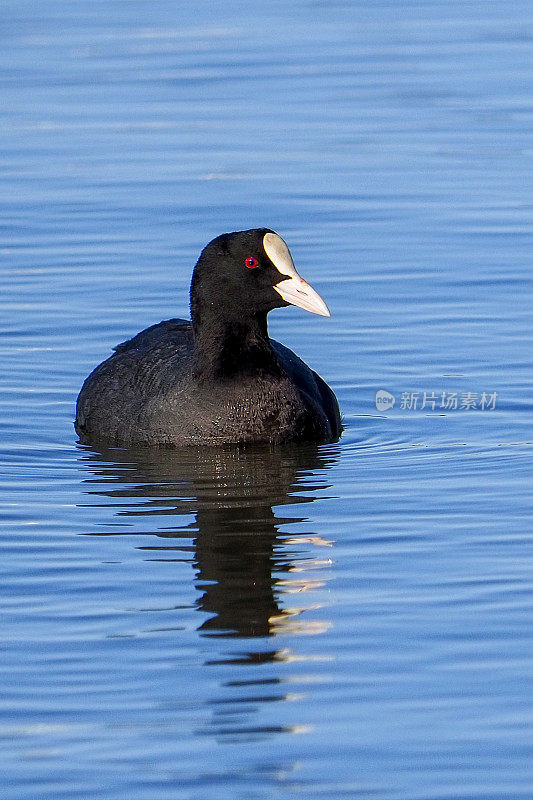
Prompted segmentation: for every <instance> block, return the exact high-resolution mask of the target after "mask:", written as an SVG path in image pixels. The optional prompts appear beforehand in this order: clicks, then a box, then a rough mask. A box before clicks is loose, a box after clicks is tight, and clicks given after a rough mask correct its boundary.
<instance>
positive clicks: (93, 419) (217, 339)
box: [75, 228, 342, 447]
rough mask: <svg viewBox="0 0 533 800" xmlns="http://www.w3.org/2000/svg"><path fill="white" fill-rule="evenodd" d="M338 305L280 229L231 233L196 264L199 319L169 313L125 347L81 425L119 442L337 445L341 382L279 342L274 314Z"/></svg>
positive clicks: (94, 388)
mask: <svg viewBox="0 0 533 800" xmlns="http://www.w3.org/2000/svg"><path fill="white" fill-rule="evenodd" d="M288 305H295V306H299V307H300V308H303V309H305V310H307V311H311V312H313V313H315V314H320V315H322V316H329V315H330V314H329V310H328V308H327V306H326V304H325V303H324V301H323V300H322V298H321V297H320V295H319V294H317V292H315V290H314V289H312V288H311V286H309V284H308V283H307V282H306V281H304V280H303V278H301V277H300V275H299V274H298V272H297V271H296V268H295V266H294V262H293V260H292V257H291V254H290V251H289V248H288V247H287V245H286V243H285V242H284V240H283V239H282V238H281V236H279V235H278V234H277V233H275V232H274V231H273V230H270V229H269V228H259V229H254V230H247V231H237V232H234V233H225V234H222V235H221V236H218V237H217V238H216V239H213V241H211V242H210V243H209V244H208V245H207V246H206V247H205V248H204V250H203V251H202V253H201V255H200V258H199V259H198V262H197V264H196V266H195V268H194V271H193V276H192V282H191V292H190V306H191V321H190V322H189V321H188V320H183V319H169V320H165V321H163V322H160V323H158V324H157V325H152V326H151V327H150V328H147V329H146V330H144V331H141V333H138V334H137V335H136V336H134V337H133V338H132V339H130V340H129V341H127V342H124V343H123V344H119V345H118V346H117V347H115V348H114V351H115V352H114V353H113V355H112V356H110V357H109V358H108V359H107V360H106V361H104V362H103V363H102V364H100V365H99V366H98V367H96V369H95V370H94V371H93V372H92V373H91V374H90V375H89V377H88V378H87V379H86V380H85V383H84V384H83V387H82V389H81V392H80V394H79V397H78V401H77V406H76V422H75V427H76V431H77V433H78V435H79V436H80V439H81V441H82V442H84V443H89V444H91V443H105V444H107V445H112V446H118V447H122V446H137V445H141V446H159V447H165V446H166V447H177V446H181V445H195V444H199V445H222V444H231V443H233V444H240V443H243V444H244V443H254V442H269V443H281V442H296V441H315V442H332V441H336V440H337V439H338V438H339V436H340V434H341V431H342V425H341V418H340V413H339V406H338V403H337V399H336V397H335V395H334V393H333V391H332V390H331V389H330V387H329V386H328V385H327V384H326V383H325V382H324V381H323V380H322V378H321V377H320V376H319V375H317V374H316V372H314V371H313V370H312V369H311V368H310V367H308V366H307V364H305V363H304V362H303V361H302V360H301V359H300V358H298V356H296V355H295V354H294V353H293V352H292V351H291V350H289V349H288V348H287V347H284V345H282V344H280V343H279V342H276V341H274V340H273V339H270V337H269V335H268V328H267V314H268V312H269V311H271V310H272V309H274V308H278V307H282V306H288Z"/></svg>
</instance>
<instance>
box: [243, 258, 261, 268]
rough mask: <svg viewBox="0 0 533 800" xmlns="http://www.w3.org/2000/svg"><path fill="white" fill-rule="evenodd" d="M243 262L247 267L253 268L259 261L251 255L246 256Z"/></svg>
mask: <svg viewBox="0 0 533 800" xmlns="http://www.w3.org/2000/svg"><path fill="white" fill-rule="evenodd" d="M244 263H245V264H246V266H247V267H248V269H255V268H256V267H258V266H259V261H258V260H257V258H254V257H253V256H248V258H247V259H246V261H245V262H244Z"/></svg>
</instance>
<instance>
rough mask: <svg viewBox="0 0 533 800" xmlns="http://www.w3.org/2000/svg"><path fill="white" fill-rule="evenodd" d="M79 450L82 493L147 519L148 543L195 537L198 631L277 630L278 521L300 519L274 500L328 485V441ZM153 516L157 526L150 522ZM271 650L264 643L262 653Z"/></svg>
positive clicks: (286, 501) (282, 553) (296, 499)
mask: <svg viewBox="0 0 533 800" xmlns="http://www.w3.org/2000/svg"><path fill="white" fill-rule="evenodd" d="M80 450H81V460H82V462H83V464H84V467H85V468H86V469H89V470H90V472H91V477H88V478H87V479H86V485H87V493H88V494H95V495H99V496H105V497H107V498H109V499H111V500H112V501H113V503H112V505H115V506H116V507H118V509H119V510H118V512H117V513H118V514H119V515H120V516H124V515H125V516H128V517H131V516H137V517H138V516H142V517H143V518H145V520H150V519H151V523H150V528H152V529H151V530H149V531H147V532H148V533H152V534H154V535H155V536H157V537H158V539H159V540H161V539H165V540H166V541H165V543H164V544H163V543H162V542H161V541H158V542H157V544H153V545H149V547H148V548H147V549H150V550H158V551H163V552H161V556H162V557H164V555H165V554H166V556H167V557H168V555H169V551H172V550H184V549H185V550H190V549H191V547H190V546H186V547H184V546H183V538H184V536H189V537H193V550H194V565H195V567H196V569H197V576H196V586H197V588H198V590H199V592H200V597H199V598H198V600H197V606H198V609H199V610H201V611H202V612H205V613H206V614H208V615H209V616H208V617H207V619H205V620H204V621H203V623H202V624H201V625H200V627H199V630H200V631H202V633H203V634H204V635H211V636H212V635H218V636H240V637H260V636H271V635H274V634H275V633H276V632H278V630H280V623H281V622H282V621H283V619H284V617H285V616H290V615H291V614H292V613H294V611H291V610H290V609H285V610H284V609H283V608H281V607H280V599H279V595H280V596H281V597H282V596H283V589H281V590H280V588H279V582H278V581H277V579H276V575H279V573H282V572H283V573H287V572H288V571H289V570H290V569H291V555H290V547H288V546H287V545H285V543H284V541H283V538H282V536H280V533H279V528H280V526H282V525H287V524H288V523H294V522H301V521H303V520H304V518H303V517H296V518H295V517H290V518H286V517H284V516H283V515H282V514H280V509H279V506H286V505H290V504H292V503H298V504H302V503H306V502H312V501H313V500H314V499H315V496H316V492H317V491H318V490H321V489H324V488H326V487H327V486H328V485H329V484H327V482H326V481H325V476H324V472H325V471H326V470H327V469H328V468H330V467H331V466H332V465H333V464H334V463H335V462H336V460H337V454H338V449H337V446H336V445H330V446H317V445H314V444H313V445H298V446H295V445H285V446H276V447H268V446H264V447H257V446H255V447H253V448H250V447H246V448H242V447H225V448H206V447H201V448H186V449H183V450H157V451H153V450H136V451H133V450H123V449H117V448H112V449H108V450H103V451H97V450H94V449H93V448H89V447H83V448H81V447H80ZM302 492H305V496H302V494H301V493H302ZM106 505H109V503H106ZM160 515H164V516H165V519H164V523H165V527H164V528H163V527H161V526H160V525H159V526H154V521H155V520H156V519H157V521H158V522H162V521H163V520H161V517H160ZM169 515H171V516H175V517H176V519H175V524H170V525H169ZM183 517H185V519H183ZM180 518H181V519H180ZM111 530H112V532H113V533H117V530H120V529H117V528H112V529H111ZM315 538H316V537H315ZM292 541H294V540H292ZM256 655H259V654H256ZM274 658H276V654H275V653H274V652H272V653H269V657H268V658H266V659H265V660H270V659H274Z"/></svg>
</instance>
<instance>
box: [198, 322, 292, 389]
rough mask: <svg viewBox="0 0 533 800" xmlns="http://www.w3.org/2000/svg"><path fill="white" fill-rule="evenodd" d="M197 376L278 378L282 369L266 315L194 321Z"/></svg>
mask: <svg viewBox="0 0 533 800" xmlns="http://www.w3.org/2000/svg"><path fill="white" fill-rule="evenodd" d="M193 330H194V373H195V375H196V377H198V378H210V379H212V378H217V379H221V380H223V379H231V378H234V377H236V376H239V375H240V376H242V375H267V374H268V375H279V374H280V373H281V367H280V364H279V361H278V359H277V358H276V355H275V353H274V351H273V349H272V345H271V343H270V338H269V336H268V327H267V317H266V313H265V312H262V313H257V314H254V315H247V316H245V315H244V314H242V315H241V316H240V317H239V318H236V317H235V318H224V319H222V318H220V317H214V316H213V317H212V318H210V319H208V320H207V319H203V320H202V322H201V323H199V322H198V321H195V320H194V319H193Z"/></svg>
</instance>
